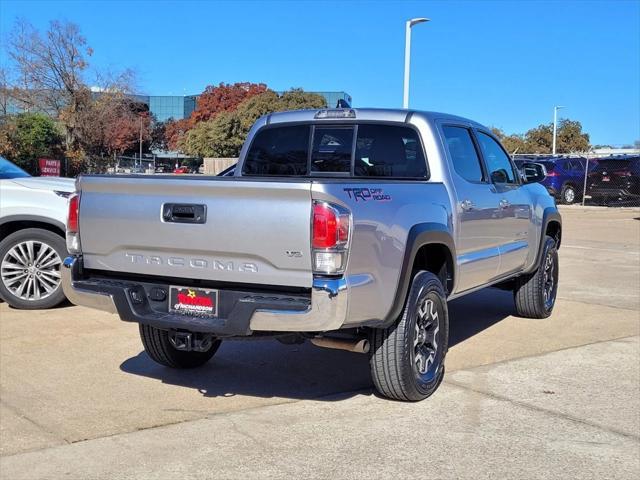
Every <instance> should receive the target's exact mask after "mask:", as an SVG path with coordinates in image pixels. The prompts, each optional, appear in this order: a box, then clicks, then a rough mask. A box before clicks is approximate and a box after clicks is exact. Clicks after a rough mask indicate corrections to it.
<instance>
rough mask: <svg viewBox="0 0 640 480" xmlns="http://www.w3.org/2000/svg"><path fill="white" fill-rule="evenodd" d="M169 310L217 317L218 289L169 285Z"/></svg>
mask: <svg viewBox="0 0 640 480" xmlns="http://www.w3.org/2000/svg"><path fill="white" fill-rule="evenodd" d="M169 311H170V312H175V313H181V314H183V315H192V316H195V317H217V316H218V290H211V289H207V288H193V287H174V286H172V287H169Z"/></svg>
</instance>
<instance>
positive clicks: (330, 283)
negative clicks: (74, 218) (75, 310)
mask: <svg viewBox="0 0 640 480" xmlns="http://www.w3.org/2000/svg"><path fill="white" fill-rule="evenodd" d="M61 275H62V288H63V290H64V293H65V295H66V296H67V298H68V299H69V301H70V302H71V303H74V304H76V305H83V306H86V307H90V308H95V309H98V310H104V311H106V312H109V313H117V314H118V315H119V316H120V318H121V319H122V320H124V321H128V322H137V323H143V324H146V325H151V326H154V327H157V328H162V329H184V330H189V331H193V332H206V333H213V334H215V335H218V336H245V335H250V334H251V332H252V331H254V330H255V331H273V332H324V331H329V330H337V329H339V328H340V327H341V326H342V324H343V323H344V321H345V318H346V315H347V297H348V289H347V286H346V282H345V280H344V279H314V281H313V287H312V289H311V296H310V297H309V295H307V296H304V295H290V294H275V295H272V294H269V295H268V296H265V295H256V294H255V293H252V292H243V291H240V290H226V289H225V290H220V293H221V297H220V298H221V300H220V302H221V304H222V302H225V304H226V307H225V308H223V309H221V312H220V317H217V318H209V317H194V316H190V315H183V314H179V313H170V312H167V304H168V300H166V299H164V300H163V301H155V300H153V299H151V297H150V295H149V294H150V292H151V289H153V288H158V287H160V288H164V289H165V290H166V291H168V285H166V284H159V283H152V282H138V281H129V280H114V279H111V278H98V277H89V278H87V277H84V276H83V275H82V258H81V257H67V258H66V259H65V260H64V262H63V267H62V268H61Z"/></svg>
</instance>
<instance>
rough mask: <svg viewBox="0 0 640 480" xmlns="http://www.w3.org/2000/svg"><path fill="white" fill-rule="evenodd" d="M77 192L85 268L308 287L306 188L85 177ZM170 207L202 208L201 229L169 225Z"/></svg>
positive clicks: (308, 197)
mask: <svg viewBox="0 0 640 480" xmlns="http://www.w3.org/2000/svg"><path fill="white" fill-rule="evenodd" d="M79 189H80V191H81V200H80V220H79V229H80V242H81V245H82V252H83V258H84V266H85V268H89V269H98V270H110V271H117V272H128V273H135V274H143V275H160V276H167V277H178V278H185V279H202V280H213V281H227V282H240V283H248V284H263V285H265V284H268V285H282V286H296V287H310V286H311V283H312V274H311V259H310V234H311V233H310V219H311V185H310V183H308V182H304V181H301V182H278V181H274V182H270V181H269V182H267V181H246V180H236V179H233V178H215V177H214V178H198V179H195V178H184V177H182V178H175V177H173V178H171V177H157V176H155V177H154V176H151V177H142V176H140V177H133V178H132V177H114V176H87V177H81V178H80V180H79ZM171 204H176V205H178V206H180V205H196V206H204V208H205V209H206V214H205V220H204V223H174V221H166V220H167V218H166V208H168V207H167V206H168V205H171ZM198 208H201V207H198Z"/></svg>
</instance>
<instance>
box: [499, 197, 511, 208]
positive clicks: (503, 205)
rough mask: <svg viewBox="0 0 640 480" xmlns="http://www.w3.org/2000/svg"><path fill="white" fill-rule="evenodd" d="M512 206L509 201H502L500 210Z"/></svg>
mask: <svg viewBox="0 0 640 480" xmlns="http://www.w3.org/2000/svg"><path fill="white" fill-rule="evenodd" d="M510 206H511V204H510V203H509V200H506V199H504V198H503V199H502V200H500V208H509V207H510Z"/></svg>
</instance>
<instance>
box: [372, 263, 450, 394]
mask: <svg viewBox="0 0 640 480" xmlns="http://www.w3.org/2000/svg"><path fill="white" fill-rule="evenodd" d="M448 341H449V317H448V310H447V299H446V296H445V293H444V288H443V287H442V283H441V282H440V279H439V278H438V277H437V276H436V275H434V274H433V273H431V272H425V271H421V272H418V273H417V274H416V276H415V277H414V278H413V281H412V283H411V288H410V290H409V294H408V295H407V300H406V303H405V307H404V309H403V311H402V315H401V316H400V318H399V319H398V320H397V321H396V322H395V323H394V324H393V325H392V326H390V327H389V328H386V329H373V330H372V332H371V357H370V366H371V377H372V379H373V383H374V385H375V387H376V389H377V390H378V392H380V394H381V395H384V396H385V397H388V398H392V399H395V400H405V401H418V400H423V399H425V398H427V397H428V396H430V395H431V394H433V392H435V391H436V389H437V388H438V386H439V385H440V382H441V381H442V377H443V375H444V359H445V356H446V353H447V349H448Z"/></svg>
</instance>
